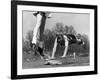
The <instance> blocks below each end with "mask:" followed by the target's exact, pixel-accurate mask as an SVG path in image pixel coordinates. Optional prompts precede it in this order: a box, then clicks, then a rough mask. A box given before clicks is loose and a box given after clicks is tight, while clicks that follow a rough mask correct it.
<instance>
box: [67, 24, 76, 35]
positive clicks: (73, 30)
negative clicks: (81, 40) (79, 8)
mask: <svg viewBox="0 0 100 80" xmlns="http://www.w3.org/2000/svg"><path fill="white" fill-rule="evenodd" d="M68 33H69V34H74V35H76V31H75V29H74V27H73V26H72V25H71V26H69V28H68Z"/></svg>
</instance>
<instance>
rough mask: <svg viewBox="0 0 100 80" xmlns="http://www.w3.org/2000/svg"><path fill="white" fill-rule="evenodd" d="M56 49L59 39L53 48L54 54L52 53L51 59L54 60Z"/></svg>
mask: <svg viewBox="0 0 100 80" xmlns="http://www.w3.org/2000/svg"><path fill="white" fill-rule="evenodd" d="M56 48H57V38H56V39H55V42H54V47H53V52H52V55H51V59H54V56H55V52H56Z"/></svg>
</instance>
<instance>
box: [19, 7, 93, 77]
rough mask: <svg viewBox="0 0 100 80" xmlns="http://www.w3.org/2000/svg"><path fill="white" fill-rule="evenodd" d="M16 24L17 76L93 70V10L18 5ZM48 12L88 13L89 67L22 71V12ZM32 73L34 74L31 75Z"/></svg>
mask: <svg viewBox="0 0 100 80" xmlns="http://www.w3.org/2000/svg"><path fill="white" fill-rule="evenodd" d="M17 7H18V9H17V10H18V11H17V12H18V13H17V15H18V16H17V18H18V19H17V20H18V21H17V22H18V26H17V28H18V30H17V31H18V32H17V33H18V38H17V41H18V46H17V49H18V55H17V60H18V63H17V64H18V65H17V68H18V75H22V74H24V75H26V74H46V73H61V72H80V71H93V70H94V43H93V42H94V10H91V9H81V8H80V9H77V8H58V7H45V6H25V5H18V6H17ZM23 10H26V11H28V10H29V11H49V12H73V13H88V14H90V34H91V35H90V53H91V54H90V65H89V66H77V67H67V68H66V67H59V68H58V67H55V68H38V69H36V68H33V69H22V11H23ZM33 72H34V73H33Z"/></svg>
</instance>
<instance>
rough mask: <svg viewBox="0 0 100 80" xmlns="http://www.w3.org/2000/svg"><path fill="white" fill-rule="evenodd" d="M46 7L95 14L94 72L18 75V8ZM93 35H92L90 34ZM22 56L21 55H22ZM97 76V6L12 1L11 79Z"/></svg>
mask: <svg viewBox="0 0 100 80" xmlns="http://www.w3.org/2000/svg"><path fill="white" fill-rule="evenodd" d="M19 5H20V6H21V5H22V6H44V7H55V8H76V9H89V10H92V11H93V12H94V20H93V21H94V25H93V26H94V33H93V34H94V38H93V40H94V42H93V43H94V52H93V54H94V53H95V54H94V56H93V57H94V70H90V71H80V72H77V71H76V72H58V73H56V72H54V73H49V72H48V73H45V74H22V75H19V74H18V63H17V62H18V55H17V54H18V44H17V42H18V17H17V16H18V11H17V10H18V6H19ZM90 35H91V34H90ZM20 54H21V53H20ZM90 74H97V6H96V5H81V4H63V3H47V2H31V1H11V78H12V79H24V78H42V77H59V76H75V75H90Z"/></svg>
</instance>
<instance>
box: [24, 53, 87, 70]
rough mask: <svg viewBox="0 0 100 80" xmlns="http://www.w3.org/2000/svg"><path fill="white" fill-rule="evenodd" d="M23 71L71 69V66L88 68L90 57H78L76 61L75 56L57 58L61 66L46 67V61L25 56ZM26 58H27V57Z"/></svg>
mask: <svg viewBox="0 0 100 80" xmlns="http://www.w3.org/2000/svg"><path fill="white" fill-rule="evenodd" d="M23 56H24V57H23V62H22V63H23V64H22V68H23V69H32V68H51V67H70V66H88V65H89V56H80V57H79V56H76V58H75V59H74V58H73V56H66V57H65V58H61V57H57V58H55V60H58V61H61V62H62V64H61V65H45V64H44V63H45V61H44V60H41V59H40V57H36V56H37V55H35V57H34V55H31V54H26V55H25V54H24V55H23ZM25 56H26V57H25Z"/></svg>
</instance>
